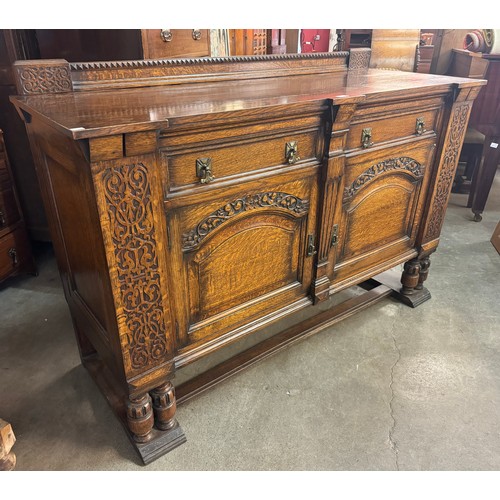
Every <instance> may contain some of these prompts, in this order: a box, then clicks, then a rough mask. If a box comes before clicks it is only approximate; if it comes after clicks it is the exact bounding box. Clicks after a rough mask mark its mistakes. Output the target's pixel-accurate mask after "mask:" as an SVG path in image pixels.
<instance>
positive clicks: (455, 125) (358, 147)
mask: <svg viewBox="0 0 500 500" xmlns="http://www.w3.org/2000/svg"><path fill="white" fill-rule="evenodd" d="M368 58H369V53H358V54H356V57H355V56H354V53H353V55H351V56H349V54H348V53H346V52H338V53H332V54H303V55H279V56H256V57H233V58H223V59H206V60H204V59H198V60H197V59H194V60H162V61H156V60H150V61H149V60H146V61H125V62H102V63H74V64H69V63H68V62H66V61H64V60H44V61H23V62H16V63H15V65H14V72H15V74H16V77H17V85H18V94H19V95H18V96H17V97H13V98H12V102H13V103H14V105H15V106H16V107H17V109H18V111H19V114H20V115H21V117H22V118H23V119H24V121H25V123H26V127H27V130H28V133H29V137H30V142H31V148H32V151H33V155H34V158H35V160H36V165H37V171H38V176H39V179H40V184H41V187H42V191H43V196H44V200H45V204H46V209H47V213H48V216H49V219H50V229H51V234H52V238H53V242H54V247H55V250H56V256H57V261H58V265H59V269H60V272H61V276H62V281H63V286H64V290H65V294H66V298H67V301H68V304H69V307H70V310H71V315H72V318H73V322H74V327H75V331H76V336H77V341H78V346H79V349H80V354H81V358H82V361H83V363H84V365H85V366H86V367H87V368H88V370H89V371H90V373H91V374H92V376H93V377H94V378H95V380H96V382H97V384H98V385H99V387H100V388H101V390H102V391H103V393H104V394H105V396H106V397H107V399H108V401H109V402H110V404H111V405H112V407H113V408H114V410H115V412H116V413H117V415H118V416H119V417H120V419H121V421H122V422H123V423H124V425H125V428H126V430H127V433H128V435H129V437H130V439H131V441H132V443H134V446H135V448H136V449H137V451H138V452H139V454H140V456H141V457H142V459H143V461H144V462H145V463H148V462H150V461H151V460H153V459H155V458H157V457H159V456H161V455H162V454H164V453H166V452H168V451H169V450H171V449H173V448H174V447H176V446H178V445H180V444H181V443H183V442H184V441H185V437H184V433H183V431H182V429H181V427H180V426H179V424H178V423H177V421H176V418H175V413H176V404H177V403H178V402H181V401H185V400H186V399H187V398H189V397H191V396H193V395H195V394H198V393H199V392H201V391H203V390H205V389H207V388H209V387H211V386H212V385H214V384H215V383H217V382H219V381H221V380H223V379H224V378H225V377H227V376H229V375H230V374H232V373H236V372H238V371H239V370H241V369H243V368H244V367H246V366H248V365H249V364H250V363H252V362H255V361H256V360H259V359H262V358H264V357H266V356H268V355H269V354H270V353H272V352H276V351H277V350H279V349H281V348H283V347H284V346H286V345H288V344H291V343H293V342H295V341H296V340H298V339H299V338H303V337H305V336H307V335H311V334H313V333H315V332H317V331H319V330H321V329H323V328H325V327H326V326H328V325H331V324H333V323H334V322H335V321H338V320H339V319H341V318H343V317H345V316H347V315H349V314H352V313H353V312H355V311H357V310H359V309H362V308H364V307H366V306H367V305H369V304H371V303H373V302H375V301H376V300H380V299H381V298H383V297H385V296H387V295H388V294H389V293H392V289H391V288H390V287H389V286H387V285H385V284H383V283H381V282H377V283H375V282H374V280H372V278H373V277H375V276H377V275H379V274H380V273H381V272H382V271H385V270H388V269H391V268H393V267H394V266H397V265H398V264H402V263H405V264H404V272H403V276H402V279H401V282H402V288H401V290H399V292H398V293H399V296H400V297H401V298H403V299H404V300H405V301H406V303H408V304H409V305H412V306H416V305H418V304H420V303H421V302H423V301H424V300H426V299H428V298H429V297H430V295H429V292H428V291H427V289H426V288H425V287H424V286H423V283H424V281H425V279H426V278H427V274H428V271H429V264H430V263H429V255H430V254H431V253H432V252H433V251H434V250H435V249H436V247H437V245H438V242H439V235H440V231H441V226H442V224H443V218H444V215H445V210H446V205H447V202H448V196H449V193H450V189H451V185H452V181H453V177H454V172H455V168H456V165H457V161H458V157H459V154H460V149H461V146H462V141H463V137H464V133H465V129H466V127H467V121H468V118H469V114H470V110H471V106H472V102H473V100H474V98H475V97H476V95H477V93H478V91H479V89H480V86H481V85H482V84H483V83H484V82H483V81H479V80H469V79H463V78H451V77H442V76H434V75H424V74H415V73H400V72H395V71H382V70H367V69H366V66H367V64H366V63H367V61H368ZM356 67H357V69H355V68H356ZM349 68H351V69H349ZM360 283H364V284H367V283H371V285H370V286H368V285H367V286H366V290H367V291H366V293H364V294H362V295H359V296H357V295H356V296H355V297H353V298H349V299H347V301H345V302H340V303H339V301H338V300H337V297H338V296H339V295H338V293H337V292H340V291H341V290H344V289H346V288H348V287H352V286H354V285H357V284H360ZM397 288H399V287H397ZM331 296H332V298H331V299H329V298H330V297H331ZM326 300H331V301H332V302H333V306H332V308H331V309H329V310H326V311H323V312H320V313H318V314H316V315H315V316H313V317H312V318H310V319H308V320H304V321H302V322H301V323H299V324H297V325H295V326H294V327H291V328H286V329H284V330H283V331H282V332H280V333H279V334H278V335H275V336H272V337H270V338H267V339H265V340H263V341H262V342H260V343H258V344H256V345H255V346H253V347H250V348H248V349H247V350H245V351H244V352H241V353H239V354H237V355H236V356H235V357H233V358H231V359H229V360H226V361H223V362H222V363H220V364H219V365H217V366H215V367H213V368H211V369H210V370H208V371H207V372H206V373H204V374H201V375H199V376H196V377H194V378H193V379H192V380H189V381H187V382H185V383H184V384H182V385H180V386H178V387H176V388H175V389H176V393H177V398H176V394H175V392H174V386H173V382H172V381H173V377H174V373H175V371H176V370H177V369H179V368H181V367H184V366H186V365H188V364H190V363H192V362H195V361H197V360H199V359H201V358H203V357H205V356H207V355H209V354H210V353H213V352H214V351H216V350H219V349H220V348H222V347H223V346H226V345H229V344H230V343H232V342H234V341H236V340H237V339H242V338H243V337H246V336H248V335H250V334H252V333H253V332H257V331H258V330H262V329H263V328H264V327H265V326H266V325H269V324H271V323H273V322H276V321H278V320H280V319H281V318H283V317H285V316H287V315H289V314H290V313H292V312H295V311H299V310H301V309H303V308H306V307H313V308H314V304H317V303H319V302H323V301H326Z"/></svg>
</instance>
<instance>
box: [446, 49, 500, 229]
mask: <svg viewBox="0 0 500 500" xmlns="http://www.w3.org/2000/svg"><path fill="white" fill-rule="evenodd" d="M452 58H453V59H452V62H451V65H450V74H453V75H456V76H470V77H474V76H477V75H484V78H485V79H486V80H488V83H487V85H486V86H485V87H484V88H483V89H482V90H481V92H480V93H479V95H478V97H477V99H476V102H475V104H474V108H473V110H472V114H471V118H470V123H469V127H472V128H473V129H474V130H476V131H478V132H479V133H481V134H483V135H484V143H483V151H482V161H480V162H479V165H478V168H476V170H475V172H474V174H473V177H472V185H471V192H470V196H469V202H468V204H467V206H468V207H471V209H472V212H473V214H474V221H476V222H479V221H481V219H482V215H481V214H482V213H483V211H484V207H485V206H486V202H487V200H488V195H489V192H490V189H491V185H492V184H493V179H494V178H495V174H496V171H497V168H498V165H499V163H500V119H499V117H500V54H479V53H474V52H469V51H466V50H459V49H454V50H453V51H452Z"/></svg>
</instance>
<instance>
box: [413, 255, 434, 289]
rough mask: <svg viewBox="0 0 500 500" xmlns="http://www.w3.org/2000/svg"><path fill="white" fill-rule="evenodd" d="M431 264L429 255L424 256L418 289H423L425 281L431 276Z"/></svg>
mask: <svg viewBox="0 0 500 500" xmlns="http://www.w3.org/2000/svg"><path fill="white" fill-rule="evenodd" d="M430 266H431V260H430V259H429V257H424V258H423V259H421V260H420V272H419V277H418V284H417V286H416V287H415V289H416V290H422V288H423V287H424V281H425V280H426V279H427V276H429V267H430Z"/></svg>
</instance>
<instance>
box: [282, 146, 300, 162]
mask: <svg viewBox="0 0 500 500" xmlns="http://www.w3.org/2000/svg"><path fill="white" fill-rule="evenodd" d="M298 152H299V146H298V144H297V141H290V142H287V143H286V145H285V158H286V161H287V162H288V163H289V164H290V165H293V164H294V163H296V162H297V161H299V160H300V156H299V155H298Z"/></svg>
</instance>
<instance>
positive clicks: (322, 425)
mask: <svg viewBox="0 0 500 500" xmlns="http://www.w3.org/2000/svg"><path fill="white" fill-rule="evenodd" d="M465 202H466V196H465V195H457V194H454V195H452V199H451V202H450V206H449V209H448V212H447V216H446V222H445V226H444V229H443V233H442V239H441V245H440V248H439V249H438V251H437V253H435V254H434V258H433V259H432V265H431V272H430V276H429V279H428V281H427V284H428V287H429V289H430V290H431V293H432V296H433V298H432V300H430V301H429V302H426V303H425V304H423V305H422V306H420V307H419V308H417V309H410V308H408V307H406V306H404V305H402V304H400V303H398V302H396V301H395V300H393V299H391V298H387V299H384V300H383V301H382V302H380V303H378V304H376V305H374V306H372V307H371V308H370V309H367V310H366V311H363V312H361V313H360V314H358V315H356V316H354V317H352V318H350V319H348V320H345V321H344V322H342V323H340V324H338V325H336V326H335V327H334V328H331V329H329V330H326V331H324V332H322V333H320V334H318V335H316V336H315V337H312V338H309V339H307V340H305V341H303V342H300V343H299V344H297V345H295V346H293V347H291V348H289V349H288V350H286V351H284V352H282V353H280V354H277V355H275V356H274V357H272V358H271V359H269V360H267V361H264V362H261V363H259V364H257V365H255V366H254V367H252V368H250V369H248V370H247V371H245V372H243V373H241V374H239V375H237V376H235V377H233V378H232V379H231V380H229V381H227V382H225V383H223V384H222V385H220V386H218V387H216V388H214V389H212V390H210V391H209V392H207V393H205V394H204V395H202V396H200V397H198V398H197V399H195V400H193V401H191V402H188V403H186V404H185V405H182V406H180V407H179V409H178V420H179V422H180V423H181V425H182V427H183V428H184V431H185V433H186V436H187V439H188V441H187V443H186V444H184V445H183V446H181V447H179V448H177V449H176V450H174V451H173V452H171V453H169V454H168V455H166V456H164V457H162V458H160V459H158V460H157V461H155V462H153V463H152V464H150V465H149V466H147V467H143V466H141V465H140V461H139V459H138V457H137V456H136V455H135V452H134V450H133V449H132V447H131V445H130V443H129V441H128V439H127V437H126V436H125V434H124V432H123V430H122V427H121V425H120V424H119V423H118V421H117V420H116V419H115V417H114V416H113V414H112V412H111V410H110V408H109V407H108V406H107V404H106V402H105V401H104V399H103V397H102V396H101V395H100V393H99V392H98V390H97V388H96V386H95V385H94V383H93V381H92V380H91V379H90V376H89V375H88V374H87V373H86V371H85V370H84V369H83V368H82V366H81V365H80V362H79V357H78V353H77V349H76V343H75V341H74V337H73V332H72V326H71V320H70V316H69V312H68V309H67V306H66V303H65V301H64V297H63V294H62V289H61V285H60V281H59V276H58V274H57V270H56V267H55V262H54V258H53V256H52V254H51V253H50V251H46V252H45V253H43V252H42V254H41V255H40V257H39V261H40V269H39V271H40V274H39V276H38V277H22V278H18V279H15V280H12V281H10V282H8V286H4V287H3V288H2V289H0V376H1V381H0V417H1V418H3V419H5V420H8V421H9V422H11V423H12V425H13V428H14V432H15V434H16V437H17V443H16V445H15V447H14V451H15V452H16V454H17V460H18V462H17V470H20V471H32V470H163V471H168V470H190V471H193V470H396V469H400V470H500V425H499V416H500V307H499V305H500V304H499V302H500V300H499V298H500V255H498V254H497V252H496V251H495V249H494V248H493V246H492V245H491V243H490V241H489V240H490V238H491V235H492V233H493V230H494V228H495V226H496V224H497V223H498V221H499V220H500V176H497V179H496V180H495V184H494V186H493V190H492V193H491V194H490V198H489V201H488V205H487V207H486V211H485V213H484V219H483V221H482V222H481V223H474V222H472V221H471V212H470V211H469V210H468V209H466V208H465Z"/></svg>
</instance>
